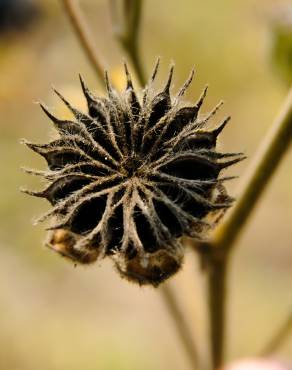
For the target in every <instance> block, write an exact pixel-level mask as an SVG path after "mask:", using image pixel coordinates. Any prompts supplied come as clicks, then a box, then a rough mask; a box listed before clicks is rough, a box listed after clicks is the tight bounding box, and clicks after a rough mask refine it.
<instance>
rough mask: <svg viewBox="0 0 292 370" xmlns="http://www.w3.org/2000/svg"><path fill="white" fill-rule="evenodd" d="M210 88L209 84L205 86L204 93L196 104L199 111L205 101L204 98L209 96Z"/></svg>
mask: <svg viewBox="0 0 292 370" xmlns="http://www.w3.org/2000/svg"><path fill="white" fill-rule="evenodd" d="M208 89H209V85H206V86H205V87H204V90H203V91H202V94H201V96H200V97H199V100H198V101H197V102H196V104H195V108H196V109H197V110H198V111H199V109H200V108H201V106H202V104H203V103H204V100H205V98H206V96H207V92H208Z"/></svg>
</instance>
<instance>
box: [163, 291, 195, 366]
mask: <svg viewBox="0 0 292 370" xmlns="http://www.w3.org/2000/svg"><path fill="white" fill-rule="evenodd" d="M161 293H162V295H163V297H164V301H165V303H166V305H167V308H168V310H169V312H170V314H171V317H172V318H173V319H174V321H175V323H176V329H177V331H178V333H179V335H180V337H181V340H182V343H183V346H184V349H185V351H186V354H187V357H188V358H189V360H190V364H191V367H192V369H194V370H198V362H199V361H198V358H199V356H198V353H197V350H196V347H195V343H194V340H193V337H192V335H191V332H190V330H189V327H188V325H187V323H186V321H185V320H184V316H183V314H182V312H181V310H180V309H179V306H178V304H177V300H176V299H175V295H174V293H173V292H172V289H171V287H170V286H169V285H167V284H166V285H164V286H163V288H162V289H161Z"/></svg>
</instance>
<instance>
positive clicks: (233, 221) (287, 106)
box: [213, 89, 292, 251]
mask: <svg viewBox="0 0 292 370" xmlns="http://www.w3.org/2000/svg"><path fill="white" fill-rule="evenodd" d="M291 142H292V89H291V90H290V92H289V94H288V96H287V98H286V100H285V102H284V105H283V107H282V109H281V111H280V113H279V116H278V117H277V118H276V120H275V122H274V124H273V125H272V127H271V129H270V130H269V132H268V134H267V136H266V138H265V139H264V140H263V142H262V144H261V146H260V148H259V150H258V152H257V154H256V157H255V159H254V160H253V163H252V165H251V167H250V169H249V171H248V172H247V176H246V179H245V182H244V183H243V186H242V191H241V192H240V193H241V195H240V197H239V199H238V200H237V202H236V204H235V206H234V208H233V209H232V210H231V212H230V213H229V217H228V218H227V220H226V221H225V222H224V223H223V224H222V225H221V226H219V227H218V229H217V230H216V232H215V235H214V240H213V244H214V245H215V246H216V247H218V248H221V249H223V250H228V251H229V250H230V249H231V248H232V246H233V245H234V242H235V241H236V239H237V238H238V236H239V234H240V232H241V231H242V229H243V227H244V225H245V224H246V222H247V220H248V218H249V216H250V215H251V213H252V211H253V210H254V208H255V206H256V204H257V203H258V201H259V200H260V197H261V196H262V195H263V193H264V190H265V188H266V186H267V185H268V183H269V180H270V179H271V177H272V176H273V174H274V173H275V171H276V169H277V168H278V166H279V164H280V162H281V160H282V158H283V157H284V154H285V153H286V152H287V150H288V148H289V146H290V144H291Z"/></svg>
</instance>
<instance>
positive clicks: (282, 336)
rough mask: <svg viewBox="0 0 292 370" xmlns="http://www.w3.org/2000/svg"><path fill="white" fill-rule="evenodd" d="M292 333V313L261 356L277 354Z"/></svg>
mask: <svg viewBox="0 0 292 370" xmlns="http://www.w3.org/2000/svg"><path fill="white" fill-rule="evenodd" d="M291 333H292V312H291V313H290V315H289V317H288V319H286V320H285V322H284V323H283V324H282V326H281V327H280V329H279V330H278V331H277V332H276V334H275V335H274V336H273V337H272V339H271V340H270V341H269V342H268V344H267V345H266V347H265V349H264V350H263V351H262V353H261V356H268V355H271V354H273V353H275V352H276V351H277V350H278V348H279V347H280V346H281V344H282V343H283V342H284V341H285V340H286V339H287V337H288V336H289V335H290V334H291Z"/></svg>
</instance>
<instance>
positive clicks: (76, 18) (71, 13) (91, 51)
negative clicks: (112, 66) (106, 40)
mask: <svg viewBox="0 0 292 370" xmlns="http://www.w3.org/2000/svg"><path fill="white" fill-rule="evenodd" d="M61 1H62V3H63V6H64V10H65V13H66V14H67V16H68V18H69V20H70V22H71V24H72V26H73V29H74V31H75V34H76V36H77V38H78V40H79V42H80V45H81V46H82V48H83V50H84V51H85V53H86V55H87V58H88V60H89V61H90V63H91V65H92V67H93V69H94V70H95V72H96V75H97V77H98V78H99V80H100V81H101V82H102V83H104V67H103V65H104V63H103V62H102V61H101V56H100V55H98V53H97V52H96V47H95V45H94V42H93V38H92V36H91V32H90V30H89V27H88V25H87V22H86V20H85V18H84V16H83V14H82V11H81V9H80V7H79V6H78V4H77V2H76V0H61Z"/></svg>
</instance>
